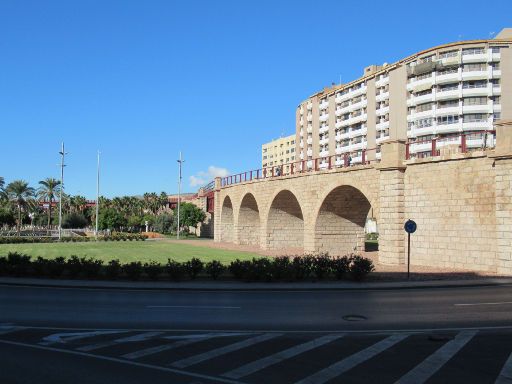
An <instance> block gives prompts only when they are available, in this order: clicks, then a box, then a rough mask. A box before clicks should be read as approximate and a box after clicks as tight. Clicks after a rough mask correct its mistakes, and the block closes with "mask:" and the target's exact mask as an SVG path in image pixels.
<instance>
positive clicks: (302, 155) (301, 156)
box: [299, 152, 304, 160]
mask: <svg viewBox="0 0 512 384" xmlns="http://www.w3.org/2000/svg"><path fill="white" fill-rule="evenodd" d="M299 158H300V159H301V160H304V152H301V153H300V155H299Z"/></svg>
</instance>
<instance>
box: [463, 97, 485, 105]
mask: <svg viewBox="0 0 512 384" xmlns="http://www.w3.org/2000/svg"><path fill="white" fill-rule="evenodd" d="M486 104H487V97H465V98H464V100H463V105H486Z"/></svg>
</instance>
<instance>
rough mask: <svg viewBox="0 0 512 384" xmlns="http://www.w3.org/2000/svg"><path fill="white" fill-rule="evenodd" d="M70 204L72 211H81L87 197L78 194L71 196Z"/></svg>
mask: <svg viewBox="0 0 512 384" xmlns="http://www.w3.org/2000/svg"><path fill="white" fill-rule="evenodd" d="M70 205H71V210H72V211H73V212H81V213H82V212H83V211H84V209H85V207H86V205H87V199H86V198H85V197H83V196H80V195H76V196H72V197H71V199H70Z"/></svg>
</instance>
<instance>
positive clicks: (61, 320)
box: [0, 286, 512, 331]
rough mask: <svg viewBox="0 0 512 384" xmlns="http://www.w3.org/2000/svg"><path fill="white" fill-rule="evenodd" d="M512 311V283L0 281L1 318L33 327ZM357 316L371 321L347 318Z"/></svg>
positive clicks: (506, 317)
mask: <svg viewBox="0 0 512 384" xmlns="http://www.w3.org/2000/svg"><path fill="white" fill-rule="evenodd" d="M511 310H512V287H510V286H494V287H474V288H449V289H401V290H375V291H290V292H286V291H284V292H283V291H272V292H268V291H266V292H261V291H259V292H250V291H229V292H215V291H214V292H212V291H207V292H200V291H194V292H185V291H137V290H101V289H100V290H98V289H91V290H87V289H63V288H33V287H12V286H0V323H15V324H19V325H29V326H52V327H79V328H88V327H89V328H131V329H160V328H161V329H190V330H193V329H202V330H269V331H270V330H272V331H342V330H350V331H352V330H399V329H423V328H428V329H430V328H452V327H453V328H461V327H494V326H512V311H511ZM354 315H355V316H362V317H364V319H365V320H363V321H347V320H345V319H346V316H354ZM349 320H352V319H350V318H349Z"/></svg>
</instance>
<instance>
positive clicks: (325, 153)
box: [320, 151, 329, 157]
mask: <svg viewBox="0 0 512 384" xmlns="http://www.w3.org/2000/svg"><path fill="white" fill-rule="evenodd" d="M327 156H329V151H322V152H320V157H327Z"/></svg>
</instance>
